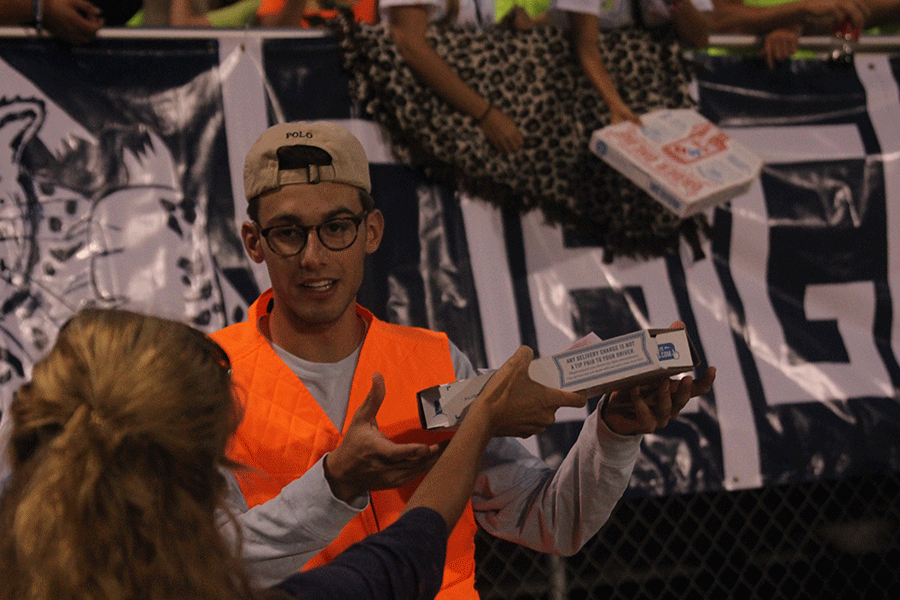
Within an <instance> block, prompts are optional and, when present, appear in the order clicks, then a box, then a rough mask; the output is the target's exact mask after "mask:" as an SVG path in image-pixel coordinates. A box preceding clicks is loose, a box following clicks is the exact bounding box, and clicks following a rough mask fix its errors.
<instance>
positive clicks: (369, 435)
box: [324, 373, 442, 502]
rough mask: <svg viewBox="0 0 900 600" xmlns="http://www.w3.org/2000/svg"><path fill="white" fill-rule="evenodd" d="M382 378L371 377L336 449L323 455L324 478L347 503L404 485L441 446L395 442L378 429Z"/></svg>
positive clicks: (424, 468)
mask: <svg viewBox="0 0 900 600" xmlns="http://www.w3.org/2000/svg"><path fill="white" fill-rule="evenodd" d="M384 393H385V390H384V378H383V377H382V376H381V374H380V373H375V374H374V375H373V376H372V389H371V390H369V395H368V396H366V399H365V401H364V402H363V403H362V404H361V405H360V407H359V409H357V411H356V414H354V415H353V419H352V420H351V421H350V426H349V427H348V428H347V433H346V435H345V436H344V439H343V440H341V443H340V444H339V445H338V447H337V448H335V449H334V451H332V452H331V453H330V454H328V455H327V456H326V457H325V465H324V466H325V478H326V479H327V480H328V483H329V485H330V486H331V491H332V493H333V494H334V495H335V497H336V498H338V499H340V500H343V501H344V502H350V501H351V500H353V499H354V498H358V497H360V496H362V495H363V494H365V493H366V492H371V491H375V490H387V489H393V488H397V487H400V486H403V485H406V484H407V483H409V482H410V481H412V480H414V479H415V478H417V477H419V476H420V475H422V474H423V473H425V472H426V471H428V469H430V468H431V467H432V466H433V465H434V463H435V461H436V460H437V459H438V456H440V453H441V449H442V448H441V446H439V445H437V444H435V445H431V446H429V445H427V444H397V443H394V442H392V441H391V440H389V439H388V438H387V437H386V436H385V435H384V434H383V433H382V432H381V431H380V430H379V429H378V423H377V422H376V420H375V416H376V415H377V414H378V409H379V408H381V403H382V401H384Z"/></svg>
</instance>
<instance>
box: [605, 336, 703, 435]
mask: <svg viewBox="0 0 900 600" xmlns="http://www.w3.org/2000/svg"><path fill="white" fill-rule="evenodd" d="M669 329H684V323H682V322H680V321H676V322H674V323H672V325H671V326H670V327H669ZM715 379H716V369H715V367H709V368H708V369H706V372H705V373H704V374H703V376H702V377H701V378H700V379H697V380H696V381H695V380H694V378H693V377H691V376H690V375H688V376H686V377H684V378H682V379H668V378H665V379H662V380H661V381H659V382H658V383H657V384H655V385H643V386H635V387H633V388H631V389H630V390H617V391H614V392H612V393H611V394H610V395H609V398H608V399H607V401H606V403H605V404H604V405H603V412H602V413H601V415H600V416H601V417H602V419H603V421H604V422H605V423H606V426H607V427H609V428H610V429H611V430H612V431H613V432H615V433H618V434H620V435H634V434H638V433H653V432H654V431H656V430H657V429H661V428H663V427H665V426H666V425H668V424H669V421H671V420H672V419H674V418H675V417H677V416H678V414H679V413H680V412H681V410H682V409H683V408H684V407H685V405H686V404H687V403H688V400H690V399H691V398H693V397H695V396H702V395H703V394H706V393H708V392H709V391H710V390H711V389H712V384H713V381H715Z"/></svg>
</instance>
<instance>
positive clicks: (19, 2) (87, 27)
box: [0, 0, 103, 44]
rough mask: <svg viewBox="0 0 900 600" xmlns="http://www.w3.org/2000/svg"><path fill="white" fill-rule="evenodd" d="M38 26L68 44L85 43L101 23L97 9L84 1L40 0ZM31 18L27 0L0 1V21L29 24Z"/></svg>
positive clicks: (29, 1) (91, 38)
mask: <svg viewBox="0 0 900 600" xmlns="http://www.w3.org/2000/svg"><path fill="white" fill-rule="evenodd" d="M41 6H42V9H43V23H42V25H43V26H44V27H45V28H46V29H47V31H49V32H50V33H52V34H53V35H54V36H56V37H58V38H59V39H61V40H63V41H65V42H68V43H70V44H86V43H88V42H90V41H91V40H93V39H94V38H95V37H96V36H97V31H98V30H99V29H100V28H101V27H102V26H103V15H102V14H101V11H100V9H99V8H97V7H96V6H94V5H93V4H91V3H90V2H89V1H88V0H43V3H42V5H41ZM33 19H34V4H33V3H32V2H31V0H4V1H3V2H0V24H2V25H30V24H33Z"/></svg>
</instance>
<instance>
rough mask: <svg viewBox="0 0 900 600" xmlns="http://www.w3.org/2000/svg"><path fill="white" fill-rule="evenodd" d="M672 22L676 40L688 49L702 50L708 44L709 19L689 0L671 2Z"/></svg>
mask: <svg viewBox="0 0 900 600" xmlns="http://www.w3.org/2000/svg"><path fill="white" fill-rule="evenodd" d="M672 22H673V23H675V32H676V33H677V34H678V39H679V40H681V42H682V43H683V44H684V45H685V46H687V47H688V48H704V47H706V46H707V45H708V44H709V18H708V17H707V15H706V14H705V13H702V12H700V11H699V10H697V7H696V6H694V3H693V2H691V0H674V2H672Z"/></svg>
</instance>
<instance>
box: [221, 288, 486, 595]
mask: <svg viewBox="0 0 900 600" xmlns="http://www.w3.org/2000/svg"><path fill="white" fill-rule="evenodd" d="M271 298H272V291H271V290H269V291H267V292H265V293H264V294H263V295H262V296H260V297H259V298H258V299H257V301H256V302H254V303H253V305H252V306H251V307H250V310H249V314H248V317H247V321H246V322H243V323H238V324H236V325H232V326H230V327H226V328H225V329H222V330H220V331H218V332H216V333H214V334H213V335H212V337H213V339H215V340H216V342H218V343H219V345H221V346H222V348H224V349H225V351H226V352H227V353H228V357H229V360H230V361H231V368H232V373H233V379H234V383H235V385H236V388H237V390H238V394H239V395H240V397H241V398H242V399H243V403H244V406H243V409H244V417H243V420H242V422H241V425H240V427H239V428H238V430H237V433H236V434H235V436H234V438H233V439H232V441H231V444H230V447H229V451H228V455H229V458H230V459H231V460H234V461H235V462H237V463H239V464H242V465H246V466H247V467H250V468H249V469H247V470H245V471H241V472H240V473H238V474H237V475H238V480H239V482H240V485H241V491H242V492H243V493H244V497H245V498H246V500H247V505H248V506H250V507H251V508H252V507H253V506H256V505H258V504H261V503H263V502H266V501H268V500H270V499H272V498H274V497H275V496H276V495H278V493H279V492H280V491H281V488H283V487H284V486H285V485H287V484H288V483H290V482H291V481H293V480H295V479H297V478H298V477H300V476H301V475H303V473H305V472H306V471H307V470H308V469H309V468H310V467H312V466H313V465H314V464H315V463H316V462H317V461H318V460H319V459H320V458H322V456H323V455H325V454H326V453H327V452H330V451H332V450H334V449H335V448H336V447H337V445H338V444H339V443H340V441H341V439H342V437H343V435H344V434H345V433H346V429H347V427H348V426H349V424H350V420H351V417H352V416H353V414H354V413H355V412H356V409H357V408H358V407H359V406H360V404H362V402H363V401H364V400H365V398H366V395H367V394H368V392H369V389H370V388H371V382H372V374H373V373H376V372H378V373H381V374H382V375H383V376H384V381H385V391H386V393H385V399H384V403H383V404H382V406H381V409H380V410H379V411H378V427H379V429H380V430H381V431H382V433H384V434H385V435H386V436H387V437H388V438H390V439H392V440H394V441H396V442H399V443H408V442H418V443H426V444H435V443H439V442H441V441H445V440H446V439H448V438H449V435H448V434H446V433H437V432H431V431H425V430H423V429H422V427H421V425H420V423H419V414H418V407H417V403H416V392H417V391H419V390H421V389H424V388H427V387H430V386H432V385H439V384H443V383H447V382H450V381H453V380H454V379H455V375H454V372H453V364H452V361H451V358H450V352H449V342H448V340H447V337H446V335H444V334H439V333H434V332H431V331H427V330H424V329H418V328H413V327H402V326H398V325H393V324H390V323H385V322H384V321H380V320H378V319H376V318H375V317H374V316H373V315H372V314H371V313H370V312H369V311H367V310H365V309H364V308H362V307H360V306H357V307H356V311H357V313H358V314H359V315H360V316H361V317H363V318H364V319H365V320H366V322H367V323H368V324H369V327H368V332H367V334H366V339H365V341H364V342H363V347H362V350H361V352H360V356H359V364H358V365H357V368H356V372H355V373H354V375H353V384H352V387H351V390H350V402H349V406H348V409H347V418H346V419H345V422H344V431H342V432H338V431H337V430H336V429H335V427H334V425H333V424H332V422H331V420H330V419H329V418H328V415H326V414H325V412H324V411H323V410H322V409H321V407H320V406H319V405H318V403H317V402H316V401H315V399H314V398H313V397H312V395H311V394H310V393H309V391H308V390H307V389H306V388H305V387H304V385H303V383H302V382H301V381H300V379H299V378H298V377H297V376H296V375H295V374H294V373H293V372H292V371H291V370H290V369H289V368H288V366H287V365H285V364H284V362H283V361H282V360H281V359H280V358H278V356H277V355H276V354H275V352H274V351H273V350H272V347H271V346H270V345H269V343H268V341H267V340H266V339H265V338H264V337H263V336H262V334H260V333H259V330H258V329H257V322H258V320H259V318H260V317H261V316H262V315H263V314H265V313H266V312H267V307H268V306H269V304H270V300H271ZM418 484H419V481H415V482H413V483H410V484H408V485H406V486H404V487H401V488H398V489H394V490H384V491H377V492H371V493H370V503H369V507H368V508H366V510H364V511H363V512H362V513H360V514H359V515H357V516H356V517H355V518H354V519H352V520H351V521H350V522H349V523H348V524H347V526H346V527H344V529H343V531H342V532H341V534H340V535H339V536H338V538H337V539H336V540H335V541H334V542H332V543H331V545H329V546H328V547H327V548H325V549H324V550H323V551H322V552H320V553H319V554H318V555H316V556H315V557H313V558H312V559H311V560H310V561H309V563H307V565H306V567H304V569H308V568H312V567H315V566H319V565H322V564H325V563H327V562H329V561H330V560H331V559H332V558H334V557H335V556H336V555H337V554H339V553H340V552H342V551H343V550H344V549H346V548H347V547H348V546H350V545H351V544H353V543H354V542H357V541H359V540H361V539H363V538H364V537H366V536H367V535H369V534H371V533H375V532H377V531H380V530H381V529H384V528H385V527H387V526H388V525H390V524H391V523H393V522H394V521H396V520H397V518H398V517H399V516H400V513H401V512H402V510H403V508H404V506H405V505H406V502H407V501H408V500H409V497H410V496H411V495H412V493H413V491H414V490H415V488H416V486H418ZM475 531H476V524H475V517H474V514H473V513H472V506H471V504H470V505H469V506H468V507H467V508H466V510H465V512H464V513H463V516H462V517H461V518H460V520H459V522H458V523H457V525H456V527H455V528H454V529H453V531H452V532H451V534H450V539H449V541H448V544H447V563H446V566H445V568H444V581H443V585H442V589H441V592H440V593H439V594H438V596H437V597H438V599H439V600H456V599H463V598H465V599H469V600H471V599H477V598H478V594H477V592H476V591H475Z"/></svg>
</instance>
